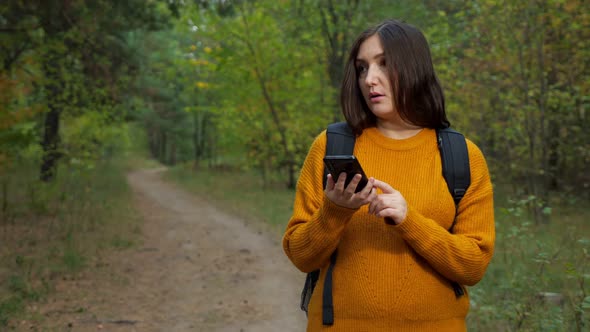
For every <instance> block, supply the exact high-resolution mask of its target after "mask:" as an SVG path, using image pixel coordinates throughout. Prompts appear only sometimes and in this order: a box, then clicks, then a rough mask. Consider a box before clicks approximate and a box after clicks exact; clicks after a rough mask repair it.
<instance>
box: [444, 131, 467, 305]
mask: <svg viewBox="0 0 590 332" xmlns="http://www.w3.org/2000/svg"><path fill="white" fill-rule="evenodd" d="M436 135H437V139H438V149H439V150H440V159H441V161H442V169H443V177H444V178H445V181H446V182H447V186H448V187H449V192H450V193H451V195H452V196H453V200H454V201H455V210H456V211H455V219H453V224H451V227H450V228H449V232H451V233H452V232H453V228H454V227H455V221H456V218H457V212H458V210H459V202H460V201H461V199H462V198H463V196H465V193H466V192H467V188H469V185H470V184H471V171H470V169H469V152H468V151H467V142H466V141H465V137H464V136H463V134H461V133H459V132H458V131H455V130H452V129H450V128H443V129H438V130H437V131H436ZM451 284H452V286H453V290H454V291H455V295H456V296H457V297H461V296H462V295H464V294H465V292H464V291H463V287H461V285H459V284H458V283H457V282H454V281H453V282H452V283H451Z"/></svg>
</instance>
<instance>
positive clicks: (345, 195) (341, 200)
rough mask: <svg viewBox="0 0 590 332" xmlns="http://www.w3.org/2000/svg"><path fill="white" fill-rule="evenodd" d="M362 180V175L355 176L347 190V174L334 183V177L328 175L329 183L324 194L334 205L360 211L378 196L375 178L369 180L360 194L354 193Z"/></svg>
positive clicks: (343, 174) (342, 174)
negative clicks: (345, 184)
mask: <svg viewBox="0 0 590 332" xmlns="http://www.w3.org/2000/svg"><path fill="white" fill-rule="evenodd" d="M360 180H361V175H360V174H357V175H355V176H354V178H352V180H351V181H350V183H349V184H348V186H347V187H346V188H345V187H344V183H345V182H346V173H341V174H340V176H338V181H336V182H334V179H333V178H332V175H331V174H328V181H327V183H326V189H325V191H324V192H325V193H326V196H327V197H328V199H329V200H330V201H332V202H333V203H334V204H336V205H338V206H342V207H346V208H349V209H358V208H360V207H361V206H363V205H365V204H368V203H371V201H373V199H374V198H375V197H376V196H377V189H376V188H374V184H375V179H374V178H369V181H368V182H367V185H366V186H365V188H363V190H361V191H359V192H358V193H355V192H354V191H355V189H356V186H357V185H358V184H359V182H360Z"/></svg>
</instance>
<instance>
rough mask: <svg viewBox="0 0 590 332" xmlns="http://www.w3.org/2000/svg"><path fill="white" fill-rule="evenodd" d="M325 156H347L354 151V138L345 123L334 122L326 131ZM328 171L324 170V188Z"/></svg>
mask: <svg viewBox="0 0 590 332" xmlns="http://www.w3.org/2000/svg"><path fill="white" fill-rule="evenodd" d="M326 137H327V142H326V156H333V155H349V154H352V153H353V151H354V142H355V136H354V134H353V133H352V129H350V127H349V126H348V123H346V122H336V123H331V124H329V125H328V129H326ZM326 176H328V170H327V169H325V168H324V179H323V184H324V188H325V187H326Z"/></svg>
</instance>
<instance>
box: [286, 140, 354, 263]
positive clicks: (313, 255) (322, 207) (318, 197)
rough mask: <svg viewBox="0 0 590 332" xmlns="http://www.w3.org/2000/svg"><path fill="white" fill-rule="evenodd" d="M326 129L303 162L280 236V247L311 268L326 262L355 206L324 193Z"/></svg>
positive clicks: (293, 259)
mask: <svg viewBox="0 0 590 332" xmlns="http://www.w3.org/2000/svg"><path fill="white" fill-rule="evenodd" d="M325 151H326V134H325V131H324V132H323V133H321V134H320V135H319V136H318V137H316V139H315V141H314V142H313V144H312V146H311V148H310V150H309V153H308V155H307V157H306V158H305V161H304V163H303V167H302V169H301V174H300V175H299V180H298V181H297V189H296V193H295V202H294V205H293V215H292V217H291V219H290V220H289V223H288V224H287V229H286V231H285V234H284V236H283V249H284V250H285V253H286V254H287V256H288V257H289V259H290V260H291V261H292V262H293V264H294V265H295V266H296V267H297V268H298V269H300V270H301V271H303V272H311V271H313V270H317V269H319V268H320V267H322V266H324V265H325V264H327V262H328V261H329V259H330V255H331V254H332V252H334V250H335V249H336V247H337V246H338V242H339V241H340V237H341V235H342V233H343V231H344V228H345V226H346V225H347V224H348V222H349V221H350V218H351V217H352V215H353V214H354V213H355V212H356V211H357V210H356V209H348V208H345V207H341V206H338V205H336V204H334V203H332V202H331V201H330V200H329V199H328V198H327V197H326V196H325V194H324V190H323V187H322V184H323V176H324V164H323V158H324V154H325Z"/></svg>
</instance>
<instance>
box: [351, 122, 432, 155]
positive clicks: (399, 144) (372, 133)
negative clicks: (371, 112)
mask: <svg viewBox="0 0 590 332" xmlns="http://www.w3.org/2000/svg"><path fill="white" fill-rule="evenodd" d="M361 136H366V138H367V139H368V140H369V141H371V142H372V143H374V144H377V145H380V146H382V147H384V148H386V149H390V150H411V149H414V148H416V147H419V146H422V145H424V144H428V143H432V144H436V132H435V130H434V129H430V128H424V129H422V130H421V131H420V132H418V133H417V134H416V135H414V136H412V137H408V138H405V139H395V138H391V137H387V136H385V135H383V134H382V133H381V132H380V131H379V129H377V128H376V127H371V128H366V129H365V130H363V134H362V135H361Z"/></svg>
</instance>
